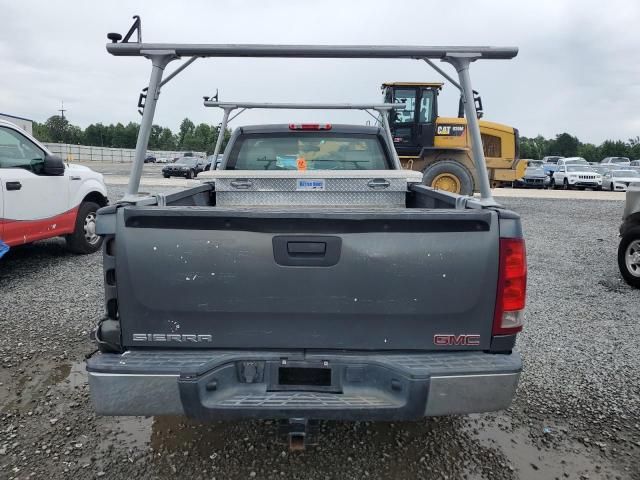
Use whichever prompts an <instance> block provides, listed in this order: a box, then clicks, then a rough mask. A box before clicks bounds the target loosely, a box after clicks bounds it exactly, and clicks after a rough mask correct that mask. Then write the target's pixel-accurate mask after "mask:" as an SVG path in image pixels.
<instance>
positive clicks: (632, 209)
mask: <svg viewBox="0 0 640 480" xmlns="http://www.w3.org/2000/svg"><path fill="white" fill-rule="evenodd" d="M622 219H623V220H622V225H621V226H620V244H619V245H618V268H619V269H620V273H621V274H622V278H624V280H625V282H627V283H628V284H629V285H631V286H632V287H635V288H640V184H635V185H631V186H630V187H629V189H628V190H627V197H626V201H625V206H624V214H623V215H622Z"/></svg>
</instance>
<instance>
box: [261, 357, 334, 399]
mask: <svg viewBox="0 0 640 480" xmlns="http://www.w3.org/2000/svg"><path fill="white" fill-rule="evenodd" d="M269 373H270V375H269V380H270V381H269V385H268V386H267V389H268V390H270V391H303V392H304V391H307V392H333V393H340V392H342V387H341V382H340V371H339V369H338V368H336V367H334V366H332V365H330V364H329V363H328V362H304V361H287V360H281V361H280V362H270V365H269Z"/></svg>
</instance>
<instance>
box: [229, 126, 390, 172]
mask: <svg viewBox="0 0 640 480" xmlns="http://www.w3.org/2000/svg"><path fill="white" fill-rule="evenodd" d="M227 168H229V169H230V170H234V169H235V170H387V169H388V168H389V165H388V163H387V157H386V155H385V152H384V150H383V148H382V145H381V144H380V139H379V138H378V136H377V135H368V134H340V133H327V132H322V133H316V132H314V133H297V132H296V133H289V132H286V133H285V132H283V133H281V134H280V133H275V134H274V133H271V134H250V135H244V136H240V137H239V138H238V140H237V141H236V143H235V145H234V147H233V150H232V151H231V153H230V155H229V160H228V167H227Z"/></svg>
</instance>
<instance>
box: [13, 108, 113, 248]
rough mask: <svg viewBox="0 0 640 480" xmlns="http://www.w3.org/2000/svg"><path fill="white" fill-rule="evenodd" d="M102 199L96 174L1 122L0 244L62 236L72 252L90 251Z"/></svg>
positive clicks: (102, 189) (95, 243)
mask: <svg viewBox="0 0 640 480" xmlns="http://www.w3.org/2000/svg"><path fill="white" fill-rule="evenodd" d="M107 203H108V201H107V188H106V186H105V184H104V179H103V177H102V175H101V174H100V173H97V172H94V171H93V170H91V169H90V168H87V167H85V166H82V165H74V164H66V165H65V163H64V162H63V161H62V159H61V158H60V157H57V156H55V155H53V154H52V153H51V152H50V151H49V150H48V149H47V148H46V147H45V146H44V145H42V144H41V143H40V142H39V141H38V140H36V139H35V138H34V137H33V136H31V135H29V134H28V133H26V132H25V131H24V130H22V129H21V128H19V127H18V126H16V125H14V124H12V123H9V122H6V121H2V120H0V247H1V246H2V245H5V246H9V247H14V246H17V245H24V244H26V243H31V242H35V241H36V240H43V239H45V238H52V237H58V236H63V237H64V238H65V239H66V242H67V247H68V248H69V250H71V251H72V252H75V253H92V252H95V251H96V250H98V249H99V248H100V246H101V245H102V237H100V236H98V235H97V234H96V212H97V210H98V209H99V208H100V207H104V206H105V205H107ZM0 249H2V250H6V247H3V248H0Z"/></svg>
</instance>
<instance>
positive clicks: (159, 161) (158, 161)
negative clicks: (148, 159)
mask: <svg viewBox="0 0 640 480" xmlns="http://www.w3.org/2000/svg"><path fill="white" fill-rule="evenodd" d="M169 161H170V160H169V159H168V158H167V157H158V158H156V163H169Z"/></svg>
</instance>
